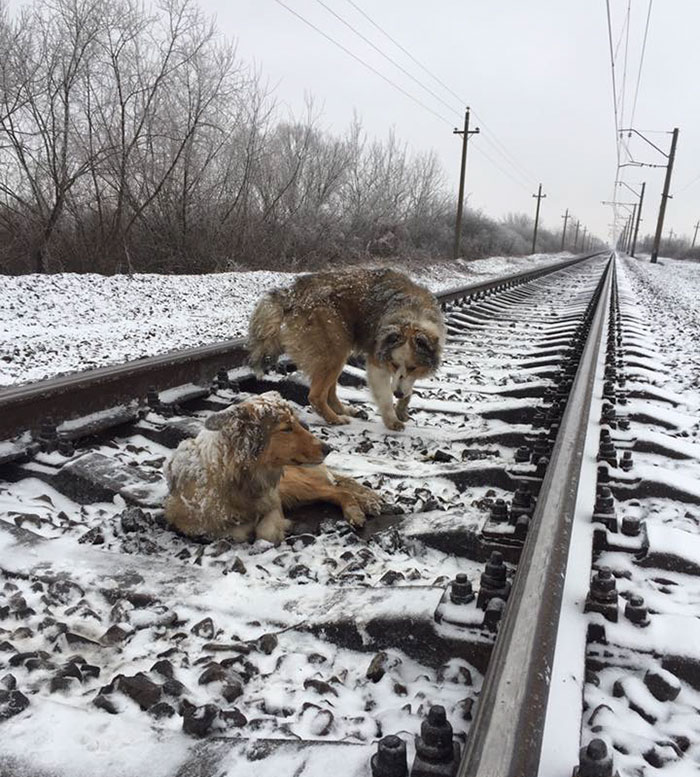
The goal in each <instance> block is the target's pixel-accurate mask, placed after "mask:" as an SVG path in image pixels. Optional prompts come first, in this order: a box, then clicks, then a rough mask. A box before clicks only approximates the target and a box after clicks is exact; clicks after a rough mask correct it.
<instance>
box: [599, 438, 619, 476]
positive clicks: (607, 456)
mask: <svg viewBox="0 0 700 777" xmlns="http://www.w3.org/2000/svg"><path fill="white" fill-rule="evenodd" d="M604 432H607V435H606V436H604ZM598 461H607V462H608V463H609V464H611V465H612V466H613V467H616V466H617V454H616V451H615V445H614V444H613V441H612V438H611V437H610V432H609V430H607V429H604V430H603V433H601V440H600V448H598Z"/></svg>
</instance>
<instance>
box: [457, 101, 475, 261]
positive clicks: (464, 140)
mask: <svg viewBox="0 0 700 777" xmlns="http://www.w3.org/2000/svg"><path fill="white" fill-rule="evenodd" d="M479 131H480V130H479V128H478V127H477V128H476V129H474V130H470V129H469V108H468V107H467V109H466V111H465V112H464V129H463V130H458V129H457V128H456V127H455V129H454V130H452V134H453V135H461V136H462V167H461V168H460V172H459V196H458V198H457V224H456V225H455V248H454V256H453V258H454V259H459V246H460V243H461V241H462V210H463V208H464V178H465V176H466V172H467V142H468V141H469V136H470V135H477V134H478V133H479Z"/></svg>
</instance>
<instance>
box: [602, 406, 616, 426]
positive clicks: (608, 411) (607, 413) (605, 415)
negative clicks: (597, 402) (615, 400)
mask: <svg viewBox="0 0 700 777" xmlns="http://www.w3.org/2000/svg"><path fill="white" fill-rule="evenodd" d="M601 417H602V419H603V421H604V422H606V421H609V420H612V419H614V418H615V408H614V407H613V405H612V404H610V402H603V409H602V411H601Z"/></svg>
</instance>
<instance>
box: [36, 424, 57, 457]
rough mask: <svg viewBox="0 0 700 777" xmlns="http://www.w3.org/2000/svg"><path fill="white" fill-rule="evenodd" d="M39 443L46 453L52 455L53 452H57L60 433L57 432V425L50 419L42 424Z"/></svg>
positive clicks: (38, 438)
mask: <svg viewBox="0 0 700 777" xmlns="http://www.w3.org/2000/svg"><path fill="white" fill-rule="evenodd" d="M37 442H38V443H39V445H40V447H41V450H42V451H44V453H50V452H51V451H54V450H56V447H57V446H58V431H57V430H56V424H54V423H53V421H51V420H50V419H48V418H47V419H46V420H45V421H44V422H43V423H42V424H41V430H40V431H39V435H38V437H37Z"/></svg>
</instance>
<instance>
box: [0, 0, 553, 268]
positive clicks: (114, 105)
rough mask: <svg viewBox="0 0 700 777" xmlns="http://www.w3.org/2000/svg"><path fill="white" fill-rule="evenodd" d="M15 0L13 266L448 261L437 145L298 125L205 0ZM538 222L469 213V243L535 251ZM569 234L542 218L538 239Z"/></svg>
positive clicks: (3, 253) (356, 125) (545, 241)
mask: <svg viewBox="0 0 700 777" xmlns="http://www.w3.org/2000/svg"><path fill="white" fill-rule="evenodd" d="M2 3H3V0H0V272H2V273H27V272H62V271H74V272H101V273H117V272H132V271H138V272H160V273H183V272H207V271H216V270H224V269H231V268H270V269H296V268H314V267H319V266H322V265H325V264H328V263H336V264H341V263H345V264H347V263H351V262H355V261H362V260H365V259H367V258H368V257H369V256H372V255H375V256H394V255H397V256H398V255H401V256H404V257H406V258H417V259H420V258H422V257H425V258H426V259H431V260H434V259H438V258H441V257H444V258H447V257H449V256H450V255H451V252H452V242H453V224H454V216H455V197H454V194H453V193H452V192H449V193H448V191H447V189H446V186H445V182H444V176H443V172H442V170H441V169H440V165H439V164H438V161H437V159H436V157H435V155H434V154H433V153H430V152H428V153H423V154H411V153H409V151H408V150H407V148H406V146H405V145H403V144H402V143H401V142H400V141H399V140H398V139H397V138H396V137H395V136H394V135H393V134H390V135H389V136H388V137H387V138H386V139H385V140H381V141H379V140H370V139H368V138H367V136H366V134H365V132H364V131H363V129H362V126H361V124H360V121H359V119H358V120H356V121H354V122H353V123H352V125H351V126H350V127H349V128H348V130H347V131H346V132H345V134H343V135H342V136H335V135H333V134H331V133H329V132H327V131H324V130H322V129H321V128H320V127H319V122H318V117H317V116H316V115H315V112H314V108H313V105H312V104H311V103H309V105H308V106H307V112H306V114H305V115H304V116H303V117H302V118H297V119H293V120H292V119H283V118H282V117H281V116H280V113H279V110H278V109H277V108H276V107H275V104H274V101H273V99H272V98H271V96H270V94H269V93H268V92H267V90H266V88H265V85H264V83H263V81H262V79H261V76H260V74H259V73H258V72H256V71H254V70H253V69H251V68H250V67H248V66H246V65H245V64H244V63H242V62H241V61H240V60H239V59H238V57H237V55H236V51H235V48H234V46H233V45H232V44H231V43H229V42H227V41H225V40H224V39H223V38H222V37H221V36H219V35H218V34H217V32H216V29H215V27H214V25H213V23H212V22H211V21H210V20H208V19H207V18H206V17H205V16H204V15H203V14H202V12H201V11H200V10H199V9H198V8H197V6H196V4H195V3H194V2H190V0H162V1H161V2H159V3H158V4H157V5H156V6H153V7H146V6H144V5H143V4H142V3H141V2H139V1H138V0H113V2H110V3H105V2H101V1H100V0H34V2H31V3H29V4H28V5H26V6H23V7H22V9H21V11H20V12H18V14H15V15H13V16H10V15H9V14H8V12H7V9H6V8H5V7H4V6H3V5H2ZM531 234H532V221H531V219H529V218H528V217H525V216H510V217H508V218H506V219H505V220H504V221H503V222H500V223H497V222H495V221H494V220H492V219H489V218H487V217H485V216H483V215H481V214H480V213H476V212H473V211H469V210H468V211H467V213H466V214H465V218H464V229H463V238H464V239H463V254H464V256H465V257H466V258H479V257H482V256H486V255H494V254H523V253H529V251H530V243H531ZM560 240H561V239H560V235H554V234H551V233H549V232H548V231H547V230H545V229H542V230H541V231H540V236H539V239H538V250H540V251H555V250H558V249H559V247H560Z"/></svg>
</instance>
